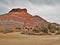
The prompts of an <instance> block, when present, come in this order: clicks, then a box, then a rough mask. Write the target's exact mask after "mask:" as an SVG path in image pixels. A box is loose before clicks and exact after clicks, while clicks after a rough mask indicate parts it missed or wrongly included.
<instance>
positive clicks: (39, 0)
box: [29, 0, 60, 5]
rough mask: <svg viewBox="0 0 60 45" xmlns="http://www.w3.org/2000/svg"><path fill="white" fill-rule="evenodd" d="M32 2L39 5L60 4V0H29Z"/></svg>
mask: <svg viewBox="0 0 60 45" xmlns="http://www.w3.org/2000/svg"><path fill="white" fill-rule="evenodd" d="M29 1H30V2H32V3H34V4H38V5H45V4H46V5H56V4H60V0H29Z"/></svg>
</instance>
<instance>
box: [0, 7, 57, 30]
mask: <svg viewBox="0 0 60 45" xmlns="http://www.w3.org/2000/svg"><path fill="white" fill-rule="evenodd" d="M48 24H49V22H47V21H46V20H44V19H43V18H41V17H39V16H37V15H35V16H32V15H31V14H29V13H28V12H27V9H20V8H15V9H12V10H11V11H9V13H6V14H2V15H0V29H3V30H6V29H13V30H14V31H16V29H20V30H23V29H24V28H25V27H28V28H32V29H33V28H35V27H36V26H38V27H46V28H48ZM51 24H52V23H51ZM55 26H56V25H55ZM57 26H58V25H57Z"/></svg>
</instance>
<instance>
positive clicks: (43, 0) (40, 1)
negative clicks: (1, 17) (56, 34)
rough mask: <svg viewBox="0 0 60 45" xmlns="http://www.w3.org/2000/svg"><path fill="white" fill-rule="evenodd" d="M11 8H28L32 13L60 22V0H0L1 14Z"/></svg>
mask: <svg viewBox="0 0 60 45" xmlns="http://www.w3.org/2000/svg"><path fill="white" fill-rule="evenodd" d="M11 8H27V9H28V12H29V13H31V14H32V15H39V16H41V17H43V18H44V19H46V20H48V21H49V22H56V23H59V24H60V0H0V14H3V13H6V12H8V11H9V10H11Z"/></svg>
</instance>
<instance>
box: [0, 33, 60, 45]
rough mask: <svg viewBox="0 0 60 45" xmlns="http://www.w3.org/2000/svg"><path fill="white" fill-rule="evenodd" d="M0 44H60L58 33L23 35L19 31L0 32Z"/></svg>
mask: <svg viewBox="0 0 60 45" xmlns="http://www.w3.org/2000/svg"><path fill="white" fill-rule="evenodd" d="M0 45H60V35H51V36H50V35H45V36H44V35H43V36H36V35H24V34H20V32H14V33H8V34H2V33H0Z"/></svg>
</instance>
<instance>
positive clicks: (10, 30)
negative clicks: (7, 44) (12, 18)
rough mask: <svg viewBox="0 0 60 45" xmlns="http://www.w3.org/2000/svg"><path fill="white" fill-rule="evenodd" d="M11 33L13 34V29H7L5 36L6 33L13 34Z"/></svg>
mask: <svg viewBox="0 0 60 45" xmlns="http://www.w3.org/2000/svg"><path fill="white" fill-rule="evenodd" d="M11 32H13V30H12V29H5V30H4V31H3V33H4V34H5V33H11Z"/></svg>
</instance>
